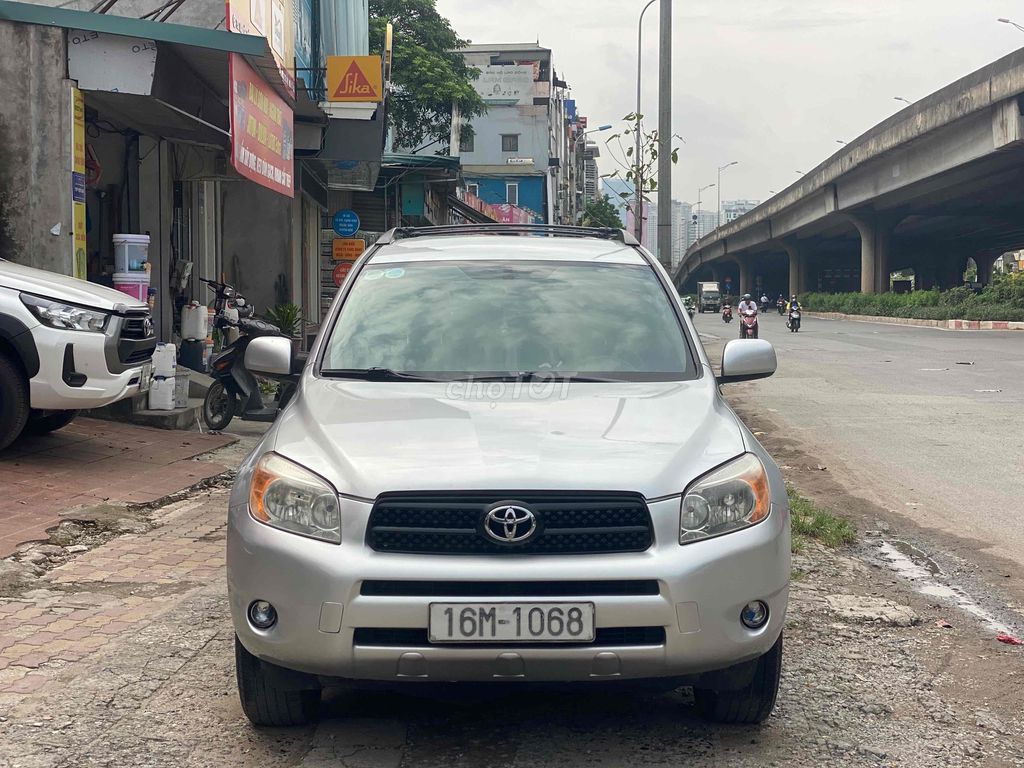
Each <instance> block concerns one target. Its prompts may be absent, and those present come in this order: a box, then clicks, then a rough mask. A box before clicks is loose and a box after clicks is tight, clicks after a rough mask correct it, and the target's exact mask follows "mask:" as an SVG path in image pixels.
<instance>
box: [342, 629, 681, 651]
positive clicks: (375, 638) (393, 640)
mask: <svg viewBox="0 0 1024 768" xmlns="http://www.w3.org/2000/svg"><path fill="white" fill-rule="evenodd" d="M352 643H353V645H359V646H363V647H367V648H373V647H378V648H381V647H397V648H416V647H421V648H422V647H425V646H429V645H430V644H431V643H430V639H429V636H428V634H427V630H425V629H394V628H375V627H360V628H359V629H357V630H355V632H354V634H353V638H352ZM664 644H665V628H664V627H598V628H597V629H596V630H595V631H594V640H593V642H590V643H521V642H519V643H517V642H510V643H458V646H459V647H460V648H476V647H479V648H494V647H500V648H581V647H586V648H594V647H602V646H603V647H614V646H636V645H664Z"/></svg>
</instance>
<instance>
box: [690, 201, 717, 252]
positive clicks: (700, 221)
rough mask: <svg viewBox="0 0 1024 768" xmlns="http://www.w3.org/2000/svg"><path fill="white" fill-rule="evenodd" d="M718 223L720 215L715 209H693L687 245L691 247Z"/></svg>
mask: <svg viewBox="0 0 1024 768" xmlns="http://www.w3.org/2000/svg"><path fill="white" fill-rule="evenodd" d="M717 225H718V216H717V215H716V214H715V212H714V211H702V210H696V211H693V210H691V212H690V226H689V227H688V228H687V233H686V247H687V248H689V247H690V246H691V245H693V244H694V243H695V242H696V241H697V240H700V239H701V238H702V237H704V235H706V234H707V233H708V232H710V231H711V230H713V229H714V228H715V227H716V226H717Z"/></svg>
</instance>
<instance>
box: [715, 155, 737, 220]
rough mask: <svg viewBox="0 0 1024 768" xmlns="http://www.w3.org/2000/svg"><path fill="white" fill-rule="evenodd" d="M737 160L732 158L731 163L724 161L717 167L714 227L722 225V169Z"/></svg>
mask: <svg viewBox="0 0 1024 768" xmlns="http://www.w3.org/2000/svg"><path fill="white" fill-rule="evenodd" d="M739 162H740V161H739V160H733V161H732V162H731V163H726V164H725V165H723V166H722V167H721V168H719V169H718V210H717V211H716V212H715V229H718V228H719V227H720V226H722V171H724V170H725V169H726V168H731V167H732V166H734V165H739Z"/></svg>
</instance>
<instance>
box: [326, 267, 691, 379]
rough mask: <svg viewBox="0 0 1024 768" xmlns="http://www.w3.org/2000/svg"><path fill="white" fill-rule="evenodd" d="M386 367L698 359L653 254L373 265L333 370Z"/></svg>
mask: <svg viewBox="0 0 1024 768" xmlns="http://www.w3.org/2000/svg"><path fill="white" fill-rule="evenodd" d="M368 368H385V369H391V370H393V371H400V372H404V373H417V374H421V375H424V376H427V375H432V377H436V378H454V377H464V376H486V375H523V374H526V373H531V374H540V375H559V376H564V377H569V376H591V377H594V378H598V377H600V378H607V379H614V380H620V381H650V380H675V379H680V378H689V377H692V376H693V372H694V370H695V369H694V366H693V364H692V363H691V358H690V354H689V352H688V347H687V345H686V342H685V339H684V337H683V335H682V329H681V327H680V324H679V321H678V319H677V317H676V315H675V313H674V312H673V309H672V305H671V304H670V303H669V299H668V296H667V295H666V293H665V291H664V289H663V288H662V285H661V283H660V281H659V280H658V278H657V276H656V275H655V273H654V271H653V270H652V269H651V268H650V267H648V266H647V265H636V266H634V265H622V264H605V265H597V264H591V263H587V264H580V263H566V262H539V261H534V262H518V263H507V262H493V261H461V262H413V263H406V264H394V265H387V266H386V267H385V266H380V267H374V266H373V265H370V266H368V267H367V268H366V269H364V270H363V271H362V272H361V273H360V274H359V275H358V277H357V279H356V283H355V284H354V285H353V287H352V291H351V293H350V294H349V295H348V297H347V299H346V301H345V304H344V306H343V308H342V311H341V314H340V316H339V318H338V321H337V323H336V324H335V326H334V328H333V330H332V332H331V335H330V338H329V340H328V342H327V348H326V352H325V355H324V359H323V363H322V371H321V372H322V373H329V372H330V371H331V370H334V371H337V372H341V371H354V370H364V369H368Z"/></svg>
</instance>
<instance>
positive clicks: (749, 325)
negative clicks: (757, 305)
mask: <svg viewBox="0 0 1024 768" xmlns="http://www.w3.org/2000/svg"><path fill="white" fill-rule="evenodd" d="M757 332H758V328H757V310H754V309H747V310H744V312H743V316H742V317H740V338H741V339H756V338H757Z"/></svg>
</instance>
